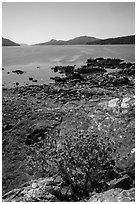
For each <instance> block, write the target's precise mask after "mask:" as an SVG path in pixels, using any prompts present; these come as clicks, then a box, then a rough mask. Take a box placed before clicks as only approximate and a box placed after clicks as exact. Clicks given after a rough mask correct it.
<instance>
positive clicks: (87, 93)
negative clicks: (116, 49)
mask: <svg viewBox="0 0 137 204" xmlns="http://www.w3.org/2000/svg"><path fill="white" fill-rule="evenodd" d="M52 70H53V71H54V72H59V73H61V74H62V73H63V75H64V77H55V78H54V81H55V83H52V84H49V85H47V84H43V85H30V86H24V87H23V86H22V87H19V86H17V87H16V88H10V89H7V88H3V89H2V105H3V109H2V132H3V137H2V139H3V142H2V145H3V149H2V153H3V157H2V159H3V165H2V168H3V171H2V175H3V201H15V202H18V201H19V202H23V201H24V202H25V201H27V202H46V201H47V202H48V201H49V202H51V201H55V202H56V201H72V202H73V201H85V202H86V201H92V202H96V201H103V202H105V201H106V202H109V201H110V202H111V201H115V202H118V201H123V202H125V201H127V202H130V201H135V192H134V191H135V167H134V165H135V159H134V155H135V63H127V62H124V61H123V60H121V59H110V58H108V59H104V58H96V59H87V62H86V65H84V66H82V67H80V68H76V66H75V65H74V66H55V67H53V68H52ZM108 70H109V71H108ZM110 70H113V72H112V71H111V72H110Z"/></svg>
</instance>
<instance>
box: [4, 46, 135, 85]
mask: <svg viewBox="0 0 137 204" xmlns="http://www.w3.org/2000/svg"><path fill="white" fill-rule="evenodd" d="M96 57H104V58H108V57H109V58H120V59H123V60H125V61H126V62H135V46H134V45H64V46H61V45H54V46H53V45H52V46H20V47H16V46H15V47H12V46H11V47H2V67H3V68H4V70H3V71H2V85H3V86H4V87H13V86H15V83H16V82H18V83H19V85H26V84H43V83H50V82H52V80H51V79H50V77H51V76H57V75H59V74H55V73H53V71H52V70H51V67H54V66H57V65H64V66H65V65H76V67H80V66H82V65H84V64H86V63H85V62H86V60H87V58H96ZM13 70H14V71H15V70H22V71H24V72H25V73H23V74H19V75H18V74H16V73H13V72H12V71H13ZM29 77H33V79H36V80H37V82H32V81H30V80H29Z"/></svg>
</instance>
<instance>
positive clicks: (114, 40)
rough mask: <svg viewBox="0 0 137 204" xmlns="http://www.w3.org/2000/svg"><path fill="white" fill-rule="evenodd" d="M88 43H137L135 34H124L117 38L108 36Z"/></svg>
mask: <svg viewBox="0 0 137 204" xmlns="http://www.w3.org/2000/svg"><path fill="white" fill-rule="evenodd" d="M87 44H88V45H108V44H109V45H114V44H115V45H118V44H135V35H130V36H123V37H117V38H107V39H103V40H98V41H95V42H93V41H92V42H88V43H87Z"/></svg>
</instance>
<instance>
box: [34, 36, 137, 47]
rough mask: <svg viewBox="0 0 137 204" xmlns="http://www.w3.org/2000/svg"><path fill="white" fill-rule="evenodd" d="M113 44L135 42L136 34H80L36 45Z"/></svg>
mask: <svg viewBox="0 0 137 204" xmlns="http://www.w3.org/2000/svg"><path fill="white" fill-rule="evenodd" d="M107 44H110V45H113V44H135V35H130V36H123V37H116V38H107V39H98V38H95V37H90V36H80V37H77V38H74V39H71V40H67V41H65V40H55V39H52V40H50V41H48V42H44V43H38V44H35V45H107Z"/></svg>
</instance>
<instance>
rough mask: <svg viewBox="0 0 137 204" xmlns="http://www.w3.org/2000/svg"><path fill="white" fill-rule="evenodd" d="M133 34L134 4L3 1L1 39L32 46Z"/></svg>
mask: <svg viewBox="0 0 137 204" xmlns="http://www.w3.org/2000/svg"><path fill="white" fill-rule="evenodd" d="M132 34H135V3H134V2H100V3H99V2H97V3H96V2H3V3H2V36H3V37H4V38H8V39H10V40H12V41H14V42H17V43H27V44H35V43H39V42H47V41H49V40H51V39H56V40H68V39H72V38H75V37H78V36H83V35H84V36H85V35H87V36H92V37H96V38H101V39H105V38H110V37H118V36H126V35H132Z"/></svg>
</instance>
